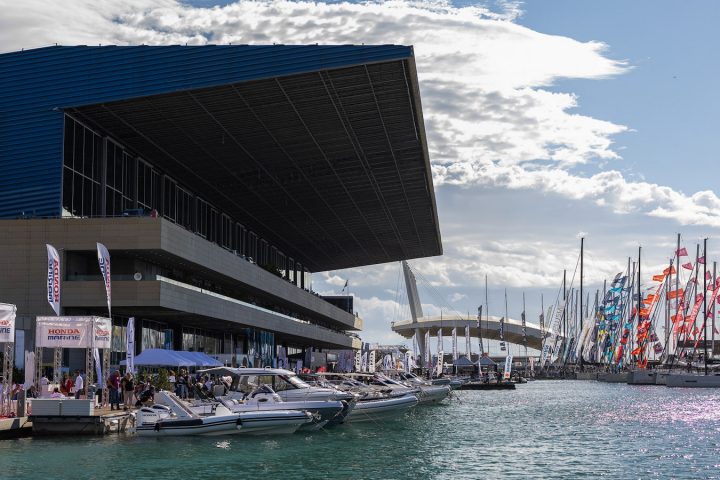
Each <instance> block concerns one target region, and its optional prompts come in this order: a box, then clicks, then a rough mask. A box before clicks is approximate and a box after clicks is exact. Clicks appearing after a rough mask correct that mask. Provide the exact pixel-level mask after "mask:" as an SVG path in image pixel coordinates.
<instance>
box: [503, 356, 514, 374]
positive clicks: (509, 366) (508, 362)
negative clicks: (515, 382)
mask: <svg viewBox="0 0 720 480" xmlns="http://www.w3.org/2000/svg"><path fill="white" fill-rule="evenodd" d="M512 360H513V356H512V355H508V356H507V357H505V371H504V372H503V379H505V380H509V379H510V371H511V370H512Z"/></svg>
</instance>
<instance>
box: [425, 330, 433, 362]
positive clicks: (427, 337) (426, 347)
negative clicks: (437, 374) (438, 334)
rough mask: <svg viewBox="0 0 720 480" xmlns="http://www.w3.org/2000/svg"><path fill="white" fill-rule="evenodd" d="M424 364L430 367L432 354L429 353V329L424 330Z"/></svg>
mask: <svg viewBox="0 0 720 480" xmlns="http://www.w3.org/2000/svg"><path fill="white" fill-rule="evenodd" d="M423 356H424V358H423V360H425V366H426V367H427V368H428V369H430V368H432V355H431V354H430V330H425V351H424V352H423Z"/></svg>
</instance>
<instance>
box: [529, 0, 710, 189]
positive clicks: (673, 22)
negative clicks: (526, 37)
mask: <svg viewBox="0 0 720 480" xmlns="http://www.w3.org/2000/svg"><path fill="white" fill-rule="evenodd" d="M719 22H720V3H718V2H715V1H711V0H705V1H693V2H677V1H668V0H633V1H623V0H603V1H594V2H591V1H585V2H578V1H573V0H553V1H550V2H547V1H537V0H535V1H533V0H531V1H528V2H525V3H524V5H523V15H522V17H521V18H520V19H519V21H518V23H520V24H522V25H525V26H528V27H530V28H532V29H535V30H538V31H541V32H544V33H551V34H555V35H567V36H569V37H571V38H574V39H577V40H581V41H591V40H596V41H601V42H604V43H606V44H607V45H608V49H607V51H606V54H607V55H608V56H610V57H611V58H615V59H621V60H627V61H628V63H629V64H630V65H631V66H632V69H631V70H630V71H628V72H627V73H626V74H624V75H619V76H617V77H614V78H612V79H607V80H601V81H584V80H580V81H578V80H572V79H569V80H560V81H558V82H557V83H556V85H555V86H554V87H552V89H553V90H557V91H572V92H574V93H575V94H576V95H578V96H579V97H580V106H579V108H578V109H577V110H578V111H579V112H580V113H584V114H589V115H592V116H596V117H600V118H605V119H610V120H612V121H613V122H616V123H620V124H623V125H628V126H629V127H630V128H632V129H633V130H635V131H634V132H632V133H626V134H622V135H619V136H617V137H616V139H615V140H616V142H617V145H618V148H622V155H623V157H624V158H625V163H627V168H628V169H629V172H630V173H631V174H634V175H642V176H643V177H644V178H646V179H647V180H649V181H652V182H659V183H667V184H671V185H673V186H674V187H675V188H678V189H681V190H684V191H688V192H689V191H695V190H701V189H712V188H714V187H715V179H714V178H713V176H712V175H711V174H710V173H711V172H712V171H713V165H714V164H716V162H717V152H718V151H720V136H718V135H717V118H718V111H720V95H718V94H717V78H718V75H719V74H720V60H719V59H718V55H717V38H718V37H717V25H718V23H719ZM688 164H690V165H692V166H693V167H695V168H693V169H688V168H687V166H688ZM703 171H705V172H707V173H705V174H704V173H703Z"/></svg>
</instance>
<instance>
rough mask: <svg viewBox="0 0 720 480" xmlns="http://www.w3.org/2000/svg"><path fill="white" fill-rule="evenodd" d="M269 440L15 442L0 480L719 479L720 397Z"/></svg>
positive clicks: (538, 389) (557, 395)
mask: <svg viewBox="0 0 720 480" xmlns="http://www.w3.org/2000/svg"><path fill="white" fill-rule="evenodd" d="M453 395H454V398H453V399H452V400H451V401H449V402H448V403H447V404H445V405H440V406H430V407H420V408H417V409H415V411H412V412H410V413H409V414H408V415H407V416H406V417H404V418H402V419H399V420H395V421H387V422H383V423H382V424H374V423H368V424H356V425H343V426H339V427H336V428H332V429H327V430H322V431H318V432H313V433H303V434H297V433H296V434H293V435H286V436H278V437H259V438H249V437H248V438H245V437H240V436H226V437H188V438H163V439H156V438H135V437H133V436H131V435H107V436H100V437H71V438H40V437H37V438H24V439H18V440H7V441H2V442H0V478H71V477H75V478H102V479H115V478H122V479H133V480H138V479H145V478H176V479H178V480H180V479H183V478H246V477H248V476H254V477H255V478H283V479H305V478H333V479H343V478H358V479H394V478H403V479H404V478H414V479H415V478H452V479H466V478H467V479H478V478H492V479H498V478H567V479H571V478H598V477H606V478H613V479H624V478H688V479H689V478H692V479H697V478H720V391H718V390H714V389H669V388H665V387H662V386H658V387H656V386H628V385H622V384H604V383H598V382H594V381H536V382H530V383H528V384H525V385H519V386H518V388H517V390H515V391H461V392H454V394H453Z"/></svg>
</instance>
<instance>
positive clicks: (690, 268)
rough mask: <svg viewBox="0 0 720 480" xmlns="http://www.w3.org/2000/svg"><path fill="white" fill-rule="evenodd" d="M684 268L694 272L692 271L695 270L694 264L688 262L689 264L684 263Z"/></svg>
mask: <svg viewBox="0 0 720 480" xmlns="http://www.w3.org/2000/svg"><path fill="white" fill-rule="evenodd" d="M682 267H683V268H686V269H688V270H692V269H693V266H692V263H690V262H688V263H683V264H682Z"/></svg>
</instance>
